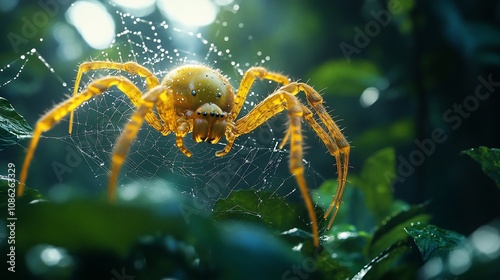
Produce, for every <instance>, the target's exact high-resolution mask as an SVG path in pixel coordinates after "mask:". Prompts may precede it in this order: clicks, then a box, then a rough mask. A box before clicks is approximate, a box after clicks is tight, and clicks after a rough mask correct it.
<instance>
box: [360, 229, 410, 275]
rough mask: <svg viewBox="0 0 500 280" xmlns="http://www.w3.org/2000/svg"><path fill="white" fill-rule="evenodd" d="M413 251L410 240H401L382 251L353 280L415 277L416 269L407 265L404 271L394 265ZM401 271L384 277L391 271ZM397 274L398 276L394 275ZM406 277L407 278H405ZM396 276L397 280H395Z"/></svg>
mask: <svg viewBox="0 0 500 280" xmlns="http://www.w3.org/2000/svg"><path fill="white" fill-rule="evenodd" d="M410 251H411V247H410V244H409V242H408V238H406V239H403V240H399V241H397V242H395V243H393V244H392V245H390V246H389V247H388V248H387V249H385V250H384V251H382V252H381V253H380V254H379V255H378V256H376V257H375V258H373V259H372V260H371V261H370V262H369V263H368V264H366V265H365V266H364V267H363V268H362V269H361V270H360V271H359V272H358V273H357V274H356V275H354V277H352V280H361V279H408V278H407V277H409V276H411V275H414V273H415V270H416V267H413V266H410V265H407V266H406V267H404V269H402V267H396V268H393V266H394V263H395V262H396V261H397V260H398V259H400V258H401V257H402V256H403V255H405V254H406V253H409V252H410ZM391 269H393V270H394V269H395V270H399V271H397V273H396V272H393V273H392V274H393V277H387V276H385V277H384V275H388V274H391V272H390V270H391ZM394 274H396V275H394ZM404 275H406V276H407V277H405V276H404ZM394 276H395V277H396V278H394Z"/></svg>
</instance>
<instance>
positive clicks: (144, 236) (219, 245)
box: [15, 184, 302, 279]
mask: <svg viewBox="0 0 500 280" xmlns="http://www.w3.org/2000/svg"><path fill="white" fill-rule="evenodd" d="M140 185H142V184H131V185H129V186H126V187H125V188H120V191H119V198H120V199H119V200H118V201H117V202H116V203H108V202H106V201H104V200H103V199H102V200H99V199H97V200H96V199H88V198H80V199H77V200H74V199H73V200H67V201H65V202H62V203H53V202H48V201H45V202H37V203H33V204H17V205H16V217H17V221H16V224H15V226H16V228H15V230H16V260H17V258H18V259H19V260H26V263H34V262H35V263H38V264H37V267H38V266H39V263H41V262H42V261H43V260H41V256H40V255H41V253H42V252H43V251H44V250H45V249H50V250H52V251H54V250H58V251H59V252H60V253H64V255H65V256H67V258H69V259H70V260H73V261H72V262H71V263H72V267H73V268H72V269H74V273H78V275H79V276H81V275H80V274H81V273H86V271H92V273H94V274H95V273H98V275H101V274H102V275H106V276H107V275H109V279H111V278H112V277H113V274H110V271H112V270H116V271H118V272H120V271H121V269H122V267H125V268H126V270H127V272H128V275H132V276H137V279H160V278H165V277H166V275H167V276H168V275H171V276H174V275H189V277H188V276H186V277H187V278H190V279H202V278H203V279H256V278H262V279H277V278H280V277H281V276H282V274H283V273H284V272H285V271H287V270H290V271H291V270H292V268H293V267H294V266H300V264H301V261H302V259H301V258H300V254H299V253H298V252H294V251H292V250H290V248H289V246H288V245H287V244H285V243H283V242H281V241H280V240H278V237H276V236H275V235H272V234H270V233H269V231H267V230H266V229H265V228H263V227H259V226H257V225H251V224H249V223H243V222H235V221H230V222H229V221H223V222H214V221H213V220H211V219H209V218H208V215H204V214H203V212H202V211H200V210H197V208H196V206H195V204H192V203H190V200H186V199H184V198H183V196H181V195H180V194H179V193H178V192H177V191H175V190H174V189H172V188H171V187H169V186H168V185H163V186H161V184H154V186H153V187H151V188H150V187H149V186H148V187H147V188H144V185H142V186H140ZM139 186H140V187H139ZM130 188H132V189H130ZM123 189H125V190H123ZM186 211H188V212H186ZM16 264H19V265H18V266H16V269H17V270H16V272H17V271H18V270H19V271H20V273H21V275H22V276H21V278H23V276H26V275H24V274H23V273H26V271H30V269H33V265H31V266H30V265H28V266H29V267H27V266H26V264H25V262H21V261H19V263H16ZM137 264H140V266H137ZM90 267H92V269H90V270H89V268H90ZM255 268H259V269H255ZM44 269H48V270H49V272H50V271H52V273H56V271H55V270H56V269H57V267H56V266H51V267H45V268H44ZM36 272H37V273H40V272H39V271H36ZM31 273H33V270H31ZM99 273H100V274H99ZM179 273H180V274H179ZM47 275H49V274H46V275H45V276H47ZM50 275H52V274H50ZM160 276H161V277H160ZM258 276H261V277H258ZM24 278H29V277H24ZM66 278H68V277H66ZM82 278H85V279H90V278H92V277H91V275H89V276H88V277H83V276H82ZM115 278H116V277H115ZM51 279H54V277H53V278H51Z"/></svg>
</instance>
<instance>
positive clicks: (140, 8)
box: [111, 0, 156, 17]
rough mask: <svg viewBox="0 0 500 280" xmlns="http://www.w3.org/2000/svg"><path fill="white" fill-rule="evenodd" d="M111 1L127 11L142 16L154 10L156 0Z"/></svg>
mask: <svg viewBox="0 0 500 280" xmlns="http://www.w3.org/2000/svg"><path fill="white" fill-rule="evenodd" d="M111 2H113V3H115V4H116V5H118V6H120V7H122V8H123V10H125V11H126V12H127V13H131V14H132V15H134V16H136V17H144V16H147V15H149V14H151V13H152V12H154V10H155V3H156V0H141V1H137V0H112V1H111Z"/></svg>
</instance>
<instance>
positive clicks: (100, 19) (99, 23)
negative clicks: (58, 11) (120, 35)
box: [66, 0, 115, 50]
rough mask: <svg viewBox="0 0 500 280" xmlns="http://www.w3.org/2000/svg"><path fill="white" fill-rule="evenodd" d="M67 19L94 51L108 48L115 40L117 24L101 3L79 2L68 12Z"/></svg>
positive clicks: (81, 0) (82, 0)
mask: <svg viewBox="0 0 500 280" xmlns="http://www.w3.org/2000/svg"><path fill="white" fill-rule="evenodd" d="M66 18H67V20H68V22H69V23H71V24H72V25H74V26H75V27H76V29H77V30H78V32H79V33H80V34H81V35H82V37H83V39H84V40H85V41H86V42H87V44H89V46H91V47H92V48H94V49H98V50H102V49H105V48H108V47H109V44H110V43H111V42H112V41H113V39H114V38H115V22H114V21H113V18H112V17H111V15H110V14H109V13H108V12H107V11H106V8H105V7H104V5H103V4H101V3H100V2H97V1H87V0H85V1H84V0H80V1H77V2H75V3H74V4H73V5H72V6H71V7H70V8H69V9H68V11H67V12H66Z"/></svg>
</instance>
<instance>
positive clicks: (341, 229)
mask: <svg viewBox="0 0 500 280" xmlns="http://www.w3.org/2000/svg"><path fill="white" fill-rule="evenodd" d="M369 239H370V235H369V234H368V233H367V232H365V231H359V230H358V229H356V227H354V226H352V225H347V224H340V225H336V226H334V227H332V229H331V230H330V231H329V232H328V238H327V241H326V242H323V243H322V246H323V247H324V248H325V250H326V251H328V252H329V253H330V255H331V258H332V259H333V260H335V261H336V262H337V263H339V264H340V265H342V266H343V267H346V268H348V269H349V271H350V274H351V275H352V274H354V273H356V272H357V271H359V270H360V269H361V267H363V265H364V264H365V257H364V255H363V250H364V248H365V247H366V245H367V244H368V242H369Z"/></svg>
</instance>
